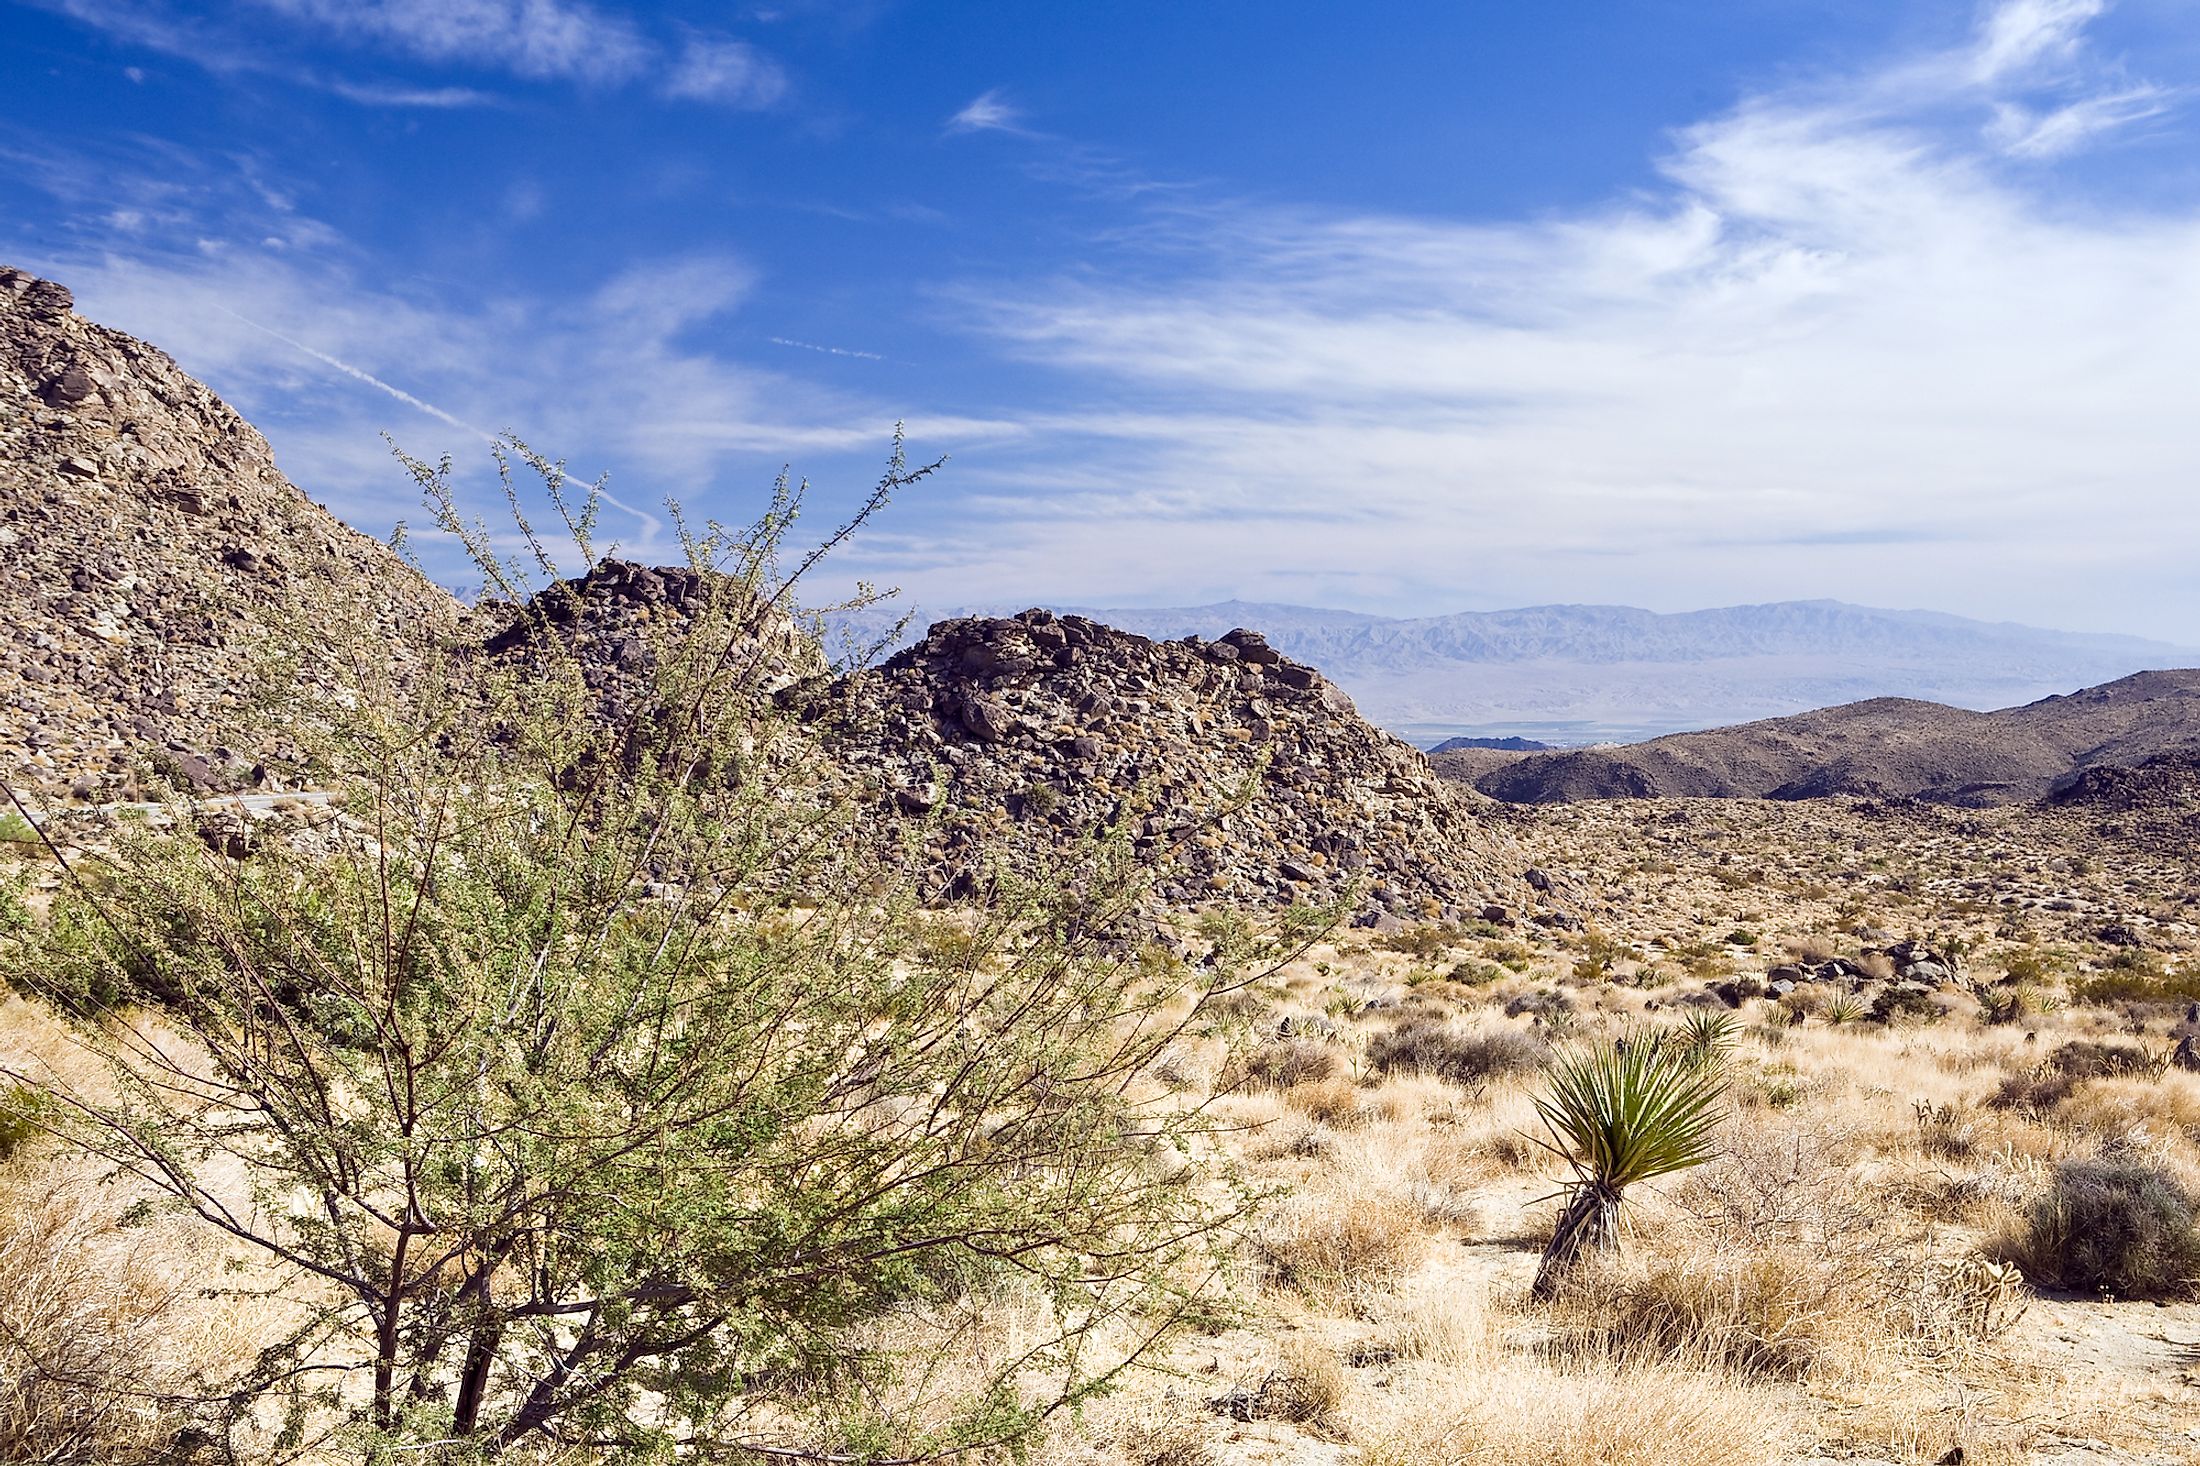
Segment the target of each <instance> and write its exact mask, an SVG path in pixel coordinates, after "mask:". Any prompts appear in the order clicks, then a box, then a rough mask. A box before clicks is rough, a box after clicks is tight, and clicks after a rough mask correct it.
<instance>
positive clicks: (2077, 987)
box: [2070, 952, 2200, 1007]
mask: <svg viewBox="0 0 2200 1466" xmlns="http://www.w3.org/2000/svg"><path fill="white" fill-rule="evenodd" d="M2125 955H2126V954H2125V953H2122V952H2119V953H2118V954H2117V956H2118V957H2119V958H2121V957H2123V956H2125ZM2143 955H2145V956H2147V957H2152V956H2153V954H2151V953H2146V954H2143ZM2070 995H2071V997H2072V998H2074V999H2075V1000H2077V1001H2078V1002H2081V1003H2091V1004H2094V1005H2095V1006H2097V1007H2107V1006H2109V1005H2111V1004H2115V1003H2140V1004H2147V1005H2150V1006H2152V1005H2169V1004H2176V1003H2194V1002H2200V964H2193V965H2188V966H2187V967H2186V968H2185V969H2184V970H2183V971H2181V972H2166V971H2163V970H2162V969H2161V967H2160V962H2159V959H2155V961H2154V963H2153V965H2152V966H2151V968H2149V967H2145V966H2142V967H2136V968H2134V967H2117V966H2115V965H2114V964H2113V963H2111V965H2110V966H2109V967H2108V968H2107V969H2106V970H2105V971H2102V972H2098V973H2095V974H2094V975H2093V976H2091V977H2088V978H2085V979H2083V980H2081V981H2079V982H2077V983H2074V984H2072V986H2071V989H2070Z"/></svg>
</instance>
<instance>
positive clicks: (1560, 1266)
mask: <svg viewBox="0 0 2200 1466" xmlns="http://www.w3.org/2000/svg"><path fill="white" fill-rule="evenodd" d="M1619 1202H1620V1189H1619V1188H1618V1187H1617V1186H1608V1185H1606V1184H1605V1183H1603V1182H1601V1181H1584V1182H1582V1183H1581V1185H1579V1186H1578V1187H1576V1188H1575V1189H1574V1195H1573V1199H1572V1200H1571V1201H1569V1202H1567V1203H1566V1210H1565V1211H1564V1212H1562V1213H1561V1214H1560V1215H1559V1218H1558V1226H1557V1228H1556V1230H1554V1231H1553V1232H1552V1233H1551V1245H1550V1246H1548V1247H1546V1248H1544V1249H1543V1261H1542V1262H1541V1263H1540V1264H1539V1265H1538V1266H1537V1268H1536V1270H1535V1286H1534V1287H1533V1288H1532V1289H1530V1290H1529V1296H1531V1297H1534V1298H1548V1297H1550V1296H1551V1294H1552V1293H1553V1292H1554V1291H1556V1290H1557V1287H1558V1280H1559V1279H1560V1278H1561V1277H1562V1276H1564V1274H1565V1273H1566V1271H1567V1270H1568V1269H1569V1268H1571V1267H1572V1266H1573V1265H1574V1263H1575V1262H1576V1261H1577V1260H1578V1259H1579V1258H1580V1257H1581V1254H1582V1253H1584V1252H1591V1251H1596V1250H1599V1249H1601V1248H1605V1247H1609V1246H1611V1245H1612V1242H1613V1240H1614V1238H1615V1237H1616V1236H1617V1229H1618V1226H1619Z"/></svg>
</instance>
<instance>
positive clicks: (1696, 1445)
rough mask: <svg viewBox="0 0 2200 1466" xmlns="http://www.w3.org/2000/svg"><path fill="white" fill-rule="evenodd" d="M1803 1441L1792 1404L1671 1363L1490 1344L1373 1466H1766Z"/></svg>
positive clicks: (1439, 1389)
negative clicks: (1541, 1353)
mask: <svg viewBox="0 0 2200 1466" xmlns="http://www.w3.org/2000/svg"><path fill="white" fill-rule="evenodd" d="M1799 1435H1800V1432H1799V1431H1798V1429H1797V1426H1796V1422H1795V1418H1794V1411H1793V1409H1792V1407H1791V1406H1790V1404H1789V1403H1788V1402H1787V1401H1786V1400H1784V1399H1783V1398H1782V1397H1781V1396H1779V1395H1778V1394H1776V1393H1774V1392H1773V1391H1770V1390H1767V1389H1764V1388H1762V1387H1759V1386H1755V1385H1751V1384H1749V1383H1746V1382H1744V1381H1740V1380H1737V1379H1735V1378H1733V1377H1732V1376H1730V1375H1728V1374H1725V1373H1723V1372H1721V1371H1719V1370H1716V1369H1712V1368H1701V1367H1680V1366H1676V1365H1675V1364H1674V1363H1673V1362H1672V1361H1670V1360H1667V1359H1656V1360H1638V1359H1631V1358H1628V1357H1626V1356H1623V1355H1595V1354H1581V1353H1577V1354H1571V1355H1565V1356H1560V1357H1556V1358H1535V1357H1532V1356H1523V1355H1520V1354H1517V1353H1510V1352H1506V1351H1504V1350H1502V1349H1497V1348H1493V1347H1491V1345H1490V1343H1489V1341H1487V1340H1485V1341H1483V1342H1482V1343H1481V1345H1480V1346H1479V1348H1478V1349H1477V1350H1476V1352H1474V1353H1473V1354H1472V1355H1471V1356H1468V1357H1462V1358H1459V1359H1457V1361H1456V1363H1454V1364H1453V1365H1452V1366H1451V1367H1450V1368H1449V1369H1447V1371H1446V1373H1445V1375H1444V1376H1443V1378H1442V1379H1441V1380H1440V1381H1431V1382H1429V1383H1427V1384H1426V1385H1425V1386H1423V1387H1422V1388H1419V1389H1416V1390H1414V1391H1413V1392H1412V1394H1411V1396H1410V1409H1408V1410H1405V1411H1401V1412H1399V1415H1398V1417H1397V1418H1393V1419H1391V1420H1388V1421H1386V1422H1384V1423H1382V1424H1381V1425H1379V1426H1375V1427H1373V1428H1371V1429H1369V1430H1368V1431H1367V1433H1366V1434H1365V1436H1364V1437H1363V1438H1364V1440H1365V1442H1366V1445H1365V1452H1364V1455H1363V1456H1362V1460H1363V1461H1364V1462H1366V1463H1368V1466H1549V1463H1552V1462H1561V1461H1579V1462H1597V1463H1604V1466H1764V1463H1766V1462H1768V1461H1778V1460H1783V1459H1786V1458H1787V1457H1788V1456H1789V1455H1790V1454H1791V1452H1792V1450H1793V1449H1794V1446H1795V1445H1796V1443H1797V1441H1798V1439H1799Z"/></svg>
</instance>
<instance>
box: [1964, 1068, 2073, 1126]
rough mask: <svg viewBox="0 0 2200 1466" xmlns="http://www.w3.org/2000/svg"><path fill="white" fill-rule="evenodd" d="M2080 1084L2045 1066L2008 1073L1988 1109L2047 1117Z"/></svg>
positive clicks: (1997, 1087)
mask: <svg viewBox="0 0 2200 1466" xmlns="http://www.w3.org/2000/svg"><path fill="white" fill-rule="evenodd" d="M2080 1082H2081V1081H2080V1080H2078V1079H2076V1078H2073V1077H2072V1076H2071V1075H2068V1074H2064V1073H2061V1072H2059V1071H2057V1070H2054V1069H2050V1068H2047V1067H2046V1066H2044V1065H2042V1066H2039V1067H2036V1068H2028V1069H2020V1070H2018V1071H2017V1072H2016V1073H2014V1074H2005V1075H2003V1076H2002V1081H2001V1083H2000V1084H1999V1085H1997V1086H1996V1087H1995V1089H1994V1092H1993V1094H1991V1095H1990V1096H1988V1097H1987V1100H1986V1104H1987V1107H1988V1108H1989V1109H1995V1110H2014V1111H2016V1112H2017V1113H2019V1114H2025V1115H2044V1114H2046V1113H2047V1112H2048V1111H2050V1110H2052V1109H2054V1108H2055V1107H2056V1106H2057V1105H2059V1104H2061V1103H2062V1102H2063V1101H2064V1100H2066V1099H2068V1098H2070V1095H2071V1092H2072V1091H2074V1090H2075V1089H2077V1087H2078V1085H2079V1083H2080Z"/></svg>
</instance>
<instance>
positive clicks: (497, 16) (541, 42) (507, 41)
mask: <svg viewBox="0 0 2200 1466" xmlns="http://www.w3.org/2000/svg"><path fill="white" fill-rule="evenodd" d="M253 3H255V4H257V5H259V6H261V7H262V8H263V9H266V10H270V11H273V12H275V13H276V14H278V15H281V16H284V17H285V18H287V19H290V20H292V21H296V22H300V23H303V24H306V25H310V26H313V27H315V28H317V29H320V30H323V31H327V32H329V33H331V34H334V35H338V36H347V37H352V38H356V39H360V40H366V41H373V42H378V43H381V44H384V45H387V46H389V47H391V48H393V49H395V50H398V51H402V52H405V53H407V54H409V55H413V56H417V57H419V58H421V59H422V60H426V61H436V62H451V61H460V60H463V61H467V62H471V63H474V64H483V63H486V64H488V65H491V66H495V67H498V68H500V69H506V70H509V71H511V72H512V73H513V74H515V75H517V76H523V77H529V78H535V79H567V80H580V81H601V82H620V81H625V80H627V79H629V78H631V77H633V76H635V75H637V74H639V73H640V72H641V71H642V70H643V69H644V68H645V67H647V66H648V65H649V64H650V63H651V60H652V58H653V54H654V47H653V46H652V45H651V43H650V41H649V40H648V39H647V38H646V37H645V36H644V35H643V33H642V32H641V30H640V28H639V27H637V26H636V25H635V24H634V22H633V21H631V20H629V19H627V18H626V17H625V16H622V15H616V14H612V13H609V12H606V11H601V10H597V9H595V8H593V7H591V6H588V5H585V4H580V3H576V0H253Z"/></svg>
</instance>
